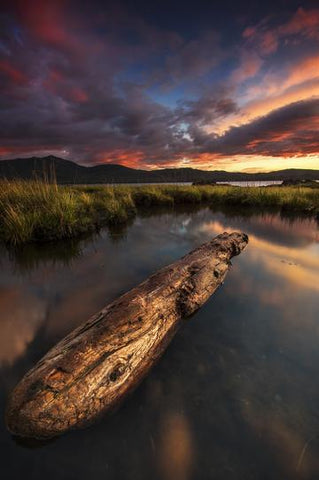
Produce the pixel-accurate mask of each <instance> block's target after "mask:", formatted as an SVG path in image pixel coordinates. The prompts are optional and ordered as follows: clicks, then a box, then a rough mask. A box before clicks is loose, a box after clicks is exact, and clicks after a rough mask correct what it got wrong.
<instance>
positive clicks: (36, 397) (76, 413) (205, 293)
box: [6, 232, 248, 438]
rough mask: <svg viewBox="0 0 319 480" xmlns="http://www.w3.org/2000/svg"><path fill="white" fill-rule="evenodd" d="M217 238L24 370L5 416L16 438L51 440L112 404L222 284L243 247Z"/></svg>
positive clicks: (237, 240) (239, 238)
mask: <svg viewBox="0 0 319 480" xmlns="http://www.w3.org/2000/svg"><path fill="white" fill-rule="evenodd" d="M247 242H248V237H247V235H245V234H243V233H237V232H235V233H231V234H228V233H223V234H222V235H218V236H217V237H216V238H214V239H213V240H212V241H210V242H208V243H205V244H204V245H202V246H200V247H199V248H197V249H195V250H193V251H192V252H190V253H189V254H187V255H186V256H184V257H183V258H181V259H180V260H178V261H177V262H175V263H172V264H171V265H168V266H167V267H164V268H163V269H161V270H159V271H158V272H157V273H155V274H154V275H152V276H151V277H149V278H148V279H147V280H145V281H144V282H143V283H141V284H140V285H138V286H137V287H136V288H134V289H132V290H130V291H129V292H128V293H126V294H124V295H122V296H121V297H119V298H118V299H117V300H115V301H114V302H112V303H111V304H109V305H107V306H106V307H105V308H104V309H103V310H101V311H100V312H99V313H97V314H95V315H93V316H92V317H91V318H90V319H89V320H88V321H87V322H86V323H84V324H82V325H81V326H79V327H78V328H77V329H75V330H73V331H72V332H71V333H70V334H69V335H67V336H66V337H65V338H64V339H63V340H62V341H60V342H59V343H58V344H57V345H56V346H55V347H54V348H52V349H51V350H50V351H49V352H48V353H47V354H46V355H45V356H44V357H43V358H42V359H41V360H40V361H39V362H38V363H37V364H36V365H35V367H34V368H33V369H31V370H30V371H29V372H28V373H27V374H26V375H25V376H24V377H23V379H22V380H21V381H20V383H19V384H18V385H17V386H16V388H15V389H14V391H13V392H12V394H11V397H10V399H9V402H8V407H7V412H6V423H7V427H8V429H9V430H10V431H11V432H12V433H14V434H15V435H19V436H24V437H33V438H50V437H53V436H56V435H59V434H62V433H64V432H66V431H68V430H70V429H73V428H77V427H83V426H85V425H86V424H88V423H91V422H92V421H93V420H95V419H96V418H97V417H98V416H100V415H101V414H103V413H105V412H107V411H109V410H111V409H113V408H114V407H116V406H117V405H118V404H119V403H120V402H121V401H122V400H123V398H124V397H125V396H126V395H127V394H128V393H129V392H130V391H131V390H133V389H134V388H135V387H136V386H137V385H138V384H139V382H140V381H141V380H142V378H143V377H145V375H146V374H147V373H148V371H149V370H150V368H151V367H152V366H153V365H154V363H155V362H156V360H157V359H158V358H159V357H160V355H161V354H162V353H163V351H164V350H165V348H166V347H167V345H168V343H169V342H170V340H171V339H172V337H173V335H174V334H175V332H176V330H177V328H178V327H179V326H180V324H181V321H182V319H184V318H186V317H189V316H190V315H192V314H193V313H194V312H195V311H196V310H198V309H199V308H200V307H201V306H202V305H203V304H204V303H205V302H206V300H208V298H209V297H210V296H211V295H212V293H214V291H215V290H216V289H217V287H218V286H219V285H220V284H221V283H222V282H223V280H224V278H225V276H226V273H227V271H228V269H229V267H230V259H231V258H232V257H233V256H235V255H238V254H239V253H240V252H241V251H242V250H243V249H244V248H245V246H246V245H247Z"/></svg>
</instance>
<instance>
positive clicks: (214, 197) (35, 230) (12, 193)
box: [0, 180, 319, 245]
mask: <svg viewBox="0 0 319 480" xmlns="http://www.w3.org/2000/svg"><path fill="white" fill-rule="evenodd" d="M181 204H185V205H186V204H193V205H195V204H197V205H199V204H206V205H211V206H214V207H218V206H224V205H229V206H235V207H236V208H238V207H240V208H245V207H249V208H255V209H267V208H277V209H280V210H281V211H292V212H295V213H308V214H311V215H317V217H318V216H319V189H317V188H313V189H311V188H300V187H271V188H265V187H230V186H176V185H172V186H164V185H154V186H139V187H132V186H96V187H95V186H69V187H67V186H59V185H57V184H56V183H54V182H53V183H50V182H49V181H48V180H34V181H22V180H19V181H6V180H5V181H0V239H1V240H2V241H4V242H6V243H8V244H11V245H19V244H22V243H26V242H30V241H47V240H56V239H62V238H71V237H75V236H77V235H79V234H81V233H85V232H89V231H93V230H95V229H98V228H99V227H101V226H102V225H112V224H113V225H115V224H120V223H123V222H126V221H127V220H128V219H129V218H131V217H132V216H134V215H135V214H136V211H137V210H138V209H139V208H144V209H145V208H147V209H149V208H152V207H153V206H166V207H173V206H174V205H181Z"/></svg>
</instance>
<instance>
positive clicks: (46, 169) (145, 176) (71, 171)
mask: <svg viewBox="0 0 319 480" xmlns="http://www.w3.org/2000/svg"><path fill="white" fill-rule="evenodd" d="M52 172H54V174H55V176H56V179H57V181H58V183H61V184H65V183H68V184H73V183H74V184H79V183H82V184H83V183H91V184H92V183H147V182H154V183H158V182H164V183H165V182H198V181H207V182H234V181H244V182H247V181H267V180H319V170H303V169H287V170H279V171H275V172H269V173H241V172H226V171H223V170H212V171H205V170H196V169H193V168H166V169H162V170H151V171H148V170H136V169H133V168H128V167H123V166H122V165H116V164H105V165H96V166H93V167H84V166H81V165H78V164H77V163H74V162H71V161H69V160H63V159H62V158H58V157H54V156H52V155H51V156H48V157H43V158H38V157H31V158H17V159H14V160H0V178H7V179H10V180H11V179H15V178H20V179H31V178H35V177H43V175H44V174H47V175H49V176H51V175H52Z"/></svg>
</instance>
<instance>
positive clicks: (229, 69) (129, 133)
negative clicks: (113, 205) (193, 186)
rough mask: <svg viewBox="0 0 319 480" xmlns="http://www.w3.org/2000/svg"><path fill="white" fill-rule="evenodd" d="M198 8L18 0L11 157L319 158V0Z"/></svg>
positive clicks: (297, 161) (2, 52)
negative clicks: (315, 0) (25, 0)
mask: <svg viewBox="0 0 319 480" xmlns="http://www.w3.org/2000/svg"><path fill="white" fill-rule="evenodd" d="M220 3H223V5H220ZM198 7H199V6H198ZM196 8H197V7H196V6H192V7H187V6H185V4H179V3H178V2H173V4H172V3H169V2H164V3H162V2H161V3H159V4H156V5H152V6H150V5H149V4H148V3H147V4H146V3H145V2H143V1H137V2H132V1H130V0H126V1H123V2H120V3H119V2H107V3H105V2H101V1H99V0H93V1H92V2H75V1H73V0H58V1H57V0H45V1H42V0H41V1H40V0H29V1H28V2H21V1H19V0H13V1H10V2H4V8H3V15H2V17H1V18H2V29H1V32H2V33H1V37H0V85H1V86H0V88H1V93H2V108H1V116H0V122H1V125H0V126H1V128H0V132H1V133H0V135H1V143H0V158H2V159H5V158H8V159H10V158H17V157H27V156H31V155H36V156H45V155H48V154H54V155H57V156H60V157H63V158H66V159H69V160H73V161H75V162H78V163H80V164H83V165H94V164H101V163H118V164H122V165H126V166H129V167H132V168H142V169H158V168H166V167H192V168H200V169H207V170H228V171H246V172H259V171H271V170H279V169H284V168H312V169H316V168H319V134H318V131H319V8H318V5H316V2H313V1H311V0H310V1H305V2H302V3H301V4H300V3H299V2H296V1H294V0H292V1H290V2H284V1H277V2H272V1H271V2H267V3H266V2H265V5H262V6H261V5H257V4H256V5H255V6H254V7H252V6H251V4H250V3H249V4H248V2H235V1H234V0H226V1H225V2H210V4H205V7H202V8H198V10H197V9H196ZM181 11H182V12H183V15H180V12H181ZM229 12H232V14H231V15H230V14H229ZM203 13H205V15H203ZM181 17H182V18H181Z"/></svg>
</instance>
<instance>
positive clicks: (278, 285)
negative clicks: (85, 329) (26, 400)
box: [0, 209, 319, 480]
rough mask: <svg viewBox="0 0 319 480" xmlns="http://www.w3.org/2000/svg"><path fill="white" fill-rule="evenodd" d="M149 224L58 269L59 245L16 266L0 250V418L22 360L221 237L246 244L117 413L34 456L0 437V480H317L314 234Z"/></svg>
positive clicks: (188, 220) (188, 214)
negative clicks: (240, 238) (229, 234)
mask: <svg viewBox="0 0 319 480" xmlns="http://www.w3.org/2000/svg"><path fill="white" fill-rule="evenodd" d="M156 213H157V215H155V216H147V215H143V216H139V217H138V218H136V219H135V220H134V223H133V224H132V225H131V226H130V227H129V228H127V229H124V230H121V229H120V230H119V231H115V230H113V231H112V232H109V231H103V232H101V234H100V235H99V236H95V237H94V238H92V239H90V240H89V239H83V240H81V241H80V242H77V243H76V244H75V245H76V247H74V249H72V248H71V249H70V251H71V255H70V257H69V258H68V255H67V251H68V249H67V247H66V246H65V252H64V254H63V255H62V256H61V249H60V247H59V246H57V249H58V250H57V255H55V253H56V252H55V249H54V247H53V246H51V247H50V248H51V252H50V254H48V250H46V251H45V248H46V247H43V250H42V247H41V248H40V247H37V250H34V251H33V253H32V254H31V253H30V251H31V250H29V253H28V256H27V257H28V258H29V260H28V261H23V260H21V259H22V258H23V255H22V254H21V255H20V257H17V256H14V255H13V254H12V253H8V252H6V251H4V250H3V251H2V255H1V272H0V311H1V319H0V342H1V344H0V345H1V353H0V366H1V368H0V374H1V386H2V390H1V391H2V394H1V395H2V396H1V407H2V409H4V403H5V399H6V396H7V394H8V392H9V391H10V389H11V388H12V387H13V386H14V384H15V383H16V382H17V381H18V379H19V378H21V376H22V375H23V374H24V373H25V372H26V371H27V370H28V369H29V368H31V366H32V365H33V364H34V362H36V361H37V360H38V359H39V358H40V357H41V356H42V355H43V354H44V353H45V352H46V351H47V349H48V348H50V347H51V346H52V345H53V344H54V343H55V342H56V341H58V340H59V339H60V338H62V337H63V336H64V335H65V334H66V333H67V332H68V331H70V330H71V329H73V328H74V327H75V326H76V325H78V324H79V323H80V322H82V321H84V320H86V319H87V318H88V317H89V316H90V315H91V314H92V313H94V312H95V311H97V310H98V309H100V308H102V307H103V306H104V305H105V304H106V303H108V302H109V301H111V300H112V299H113V298H115V297H116V296H118V295H119V294H121V293H123V292H124V291H126V290H128V289H129V288H131V287H133V286H135V285H136V284H137V283H138V282H140V281H141V280H143V279H144V278H145V277H146V276H148V275H149V274H150V273H152V272H154V271H155V270H156V269H158V268H159V267H161V266H163V265H164V264H167V263H169V262H171V261H173V260H175V259H176V258H179V257H180V256H181V255H183V254H185V253H186V252H188V251H189V250H191V249H192V248H194V247H195V246H197V245H199V244H200V243H202V242H204V241H206V240H208V239H209V238H211V237H212V236H214V235H216V234H218V233H220V232H222V231H225V230H234V229H241V230H243V231H245V232H247V233H248V234H249V235H250V244H249V246H248V248H247V249H246V251H245V252H244V253H243V254H242V255H240V256H239V257H238V258H236V259H234V262H233V263H234V265H233V268H232V271H231V273H230V275H229V276H228V277H227V280H226V282H225V285H224V286H223V287H222V288H220V289H219V290H218V292H216V294H215V295H214V297H213V298H212V299H211V300H210V301H209V302H208V303H207V304H206V305H205V306H204V307H203V309H202V310H201V311H200V312H199V313H198V314H197V315H196V316H194V317H193V318H192V319H191V320H190V321H187V322H185V325H184V326H183V328H182V329H181V330H180V332H179V333H178V334H177V336H176V337H175V339H174V340H173V342H172V344H171V345H170V347H169V349H168V350H167V352H166V353H165V355H164V356H163V358H162V359H161V361H160V362H159V363H158V365H157V366H156V367H155V369H154V370H153V371H152V373H151V374H150V375H149V377H148V378H147V379H146V380H145V381H144V382H143V384H142V385H141V386H140V387H139V389H138V390H137V391H136V392H135V393H134V394H133V395H132V396H131V398H130V399H128V401H127V402H126V403H125V404H124V405H123V406H122V407H121V408H120V409H119V411H118V412H117V413H115V414H114V415H112V416H110V417H106V418H104V419H102V421H101V422H100V423H98V424H97V425H95V426H93V427H91V428H89V429H86V430H83V431H79V432H76V433H74V434H70V435H67V436H65V437H62V438H60V439H58V440H57V441H55V442H53V443H50V444H47V445H44V446H42V448H41V449H40V450H39V449H25V448H23V446H22V445H20V444H17V443H15V442H14V441H13V440H12V439H11V437H10V435H9V434H8V433H7V432H6V431H5V429H4V428H3V431H2V433H1V442H2V450H1V455H2V469H3V471H4V477H5V478H13V479H18V478H19V479H20V478H22V477H24V478H34V479H35V480H37V479H40V478H43V476H45V477H46V478H48V479H56V478H59V479H73V478H74V479H77V480H78V479H87V478H88V477H90V476H93V478H97V477H98V478H100V477H101V478H108V479H121V480H126V479H127V480H128V479H130V480H131V479H142V480H143V479H145V480H146V479H147V480H148V479H149V478H153V479H154V480H157V479H158V480H170V479H176V480H184V479H185V480H192V479H193V480H198V479H205V480H206V479H207V478H216V479H223V480H224V479H225V480H228V479H243V480H247V479H257V480H259V479H260V480H264V479H266V480H268V479H269V480H282V479H307V480H308V479H309V480H315V479H318V478H319V464H318V458H319V457H318V448H319V439H318V437H317V432H318V430H319V409H318V405H319V389H318V387H317V383H316V379H317V378H318V373H319V350H318V343H319V322H318V311H319V299H318V285H319V251H318V250H319V249H318V229H317V225H316V223H315V222H314V221H312V220H310V219H305V220H301V219H296V220H295V221H293V220H292V219H283V218H281V217H280V216H279V215H277V214H273V215H272V214H263V215H262V214H260V215H255V214H251V213H250V215H249V216H243V215H240V214H239V213H238V212H233V215H231V216H230V215H226V214H225V212H224V213H223V212H212V211H211V210H209V209H203V210H198V209H195V210H193V211H189V210H186V211H179V212H167V211H166V212H165V211H163V210H161V211H158V212H156ZM59 249H60V250H59ZM44 251H45V253H44ZM72 252H73V253H72ZM17 265H18V266H17ZM19 265H20V266H21V265H22V266H23V268H19Z"/></svg>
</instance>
